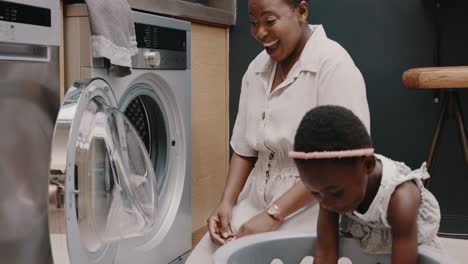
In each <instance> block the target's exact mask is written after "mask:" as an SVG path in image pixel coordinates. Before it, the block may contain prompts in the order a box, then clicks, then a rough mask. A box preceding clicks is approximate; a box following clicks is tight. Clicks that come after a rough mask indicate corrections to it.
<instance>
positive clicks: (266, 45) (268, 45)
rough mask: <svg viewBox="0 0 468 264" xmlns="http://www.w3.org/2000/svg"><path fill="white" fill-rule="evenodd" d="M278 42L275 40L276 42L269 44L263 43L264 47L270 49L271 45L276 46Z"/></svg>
mask: <svg viewBox="0 0 468 264" xmlns="http://www.w3.org/2000/svg"><path fill="white" fill-rule="evenodd" d="M276 42H278V40H275V41H272V42H268V43H263V46H265V47H267V48H268V47H270V46H271V45H274V44H276Z"/></svg>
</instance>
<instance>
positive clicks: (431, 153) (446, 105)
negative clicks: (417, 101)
mask: <svg viewBox="0 0 468 264" xmlns="http://www.w3.org/2000/svg"><path fill="white" fill-rule="evenodd" d="M444 93H445V92H444ZM450 100H451V98H450V93H449V94H447V96H445V97H444V98H443V99H442V106H441V108H440V113H439V120H438V121H437V125H436V128H435V130H434V136H432V143H431V147H430V148H429V155H428V157H427V171H428V172H429V174H430V173H431V169H432V162H433V161H434V156H435V153H436V151H437V145H438V143H439V138H440V132H441V131H442V127H443V126H444V123H445V119H446V116H447V109H448V108H449V107H450V105H449V101H450ZM429 183H430V178H429V179H428V180H426V181H425V182H424V185H425V187H426V188H429Z"/></svg>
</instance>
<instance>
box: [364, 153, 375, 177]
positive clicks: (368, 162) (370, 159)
mask: <svg viewBox="0 0 468 264" xmlns="http://www.w3.org/2000/svg"><path fill="white" fill-rule="evenodd" d="M376 162H377V161H376V160H375V156H374V155H373V154H371V155H367V156H365V157H364V168H365V170H366V173H367V174H370V173H372V172H373V171H374V168H375V164H376Z"/></svg>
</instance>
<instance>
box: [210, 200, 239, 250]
mask: <svg viewBox="0 0 468 264" xmlns="http://www.w3.org/2000/svg"><path fill="white" fill-rule="evenodd" d="M231 217H232V205H229V204H228V203H226V202H222V201H221V203H220V204H219V206H218V208H217V209H216V210H215V211H214V213H213V214H212V215H211V216H210V217H209V218H208V219H207V220H206V221H207V223H208V232H209V233H210V237H211V241H213V243H215V244H217V245H224V244H226V242H228V241H229V240H231V239H232V237H233V235H232V234H231V231H230V227H229V225H230V222H231Z"/></svg>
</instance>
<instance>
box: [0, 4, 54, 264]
mask: <svg viewBox="0 0 468 264" xmlns="http://www.w3.org/2000/svg"><path fill="white" fill-rule="evenodd" d="M60 27H61V21H60V9H59V1H58V0H56V1H54V0H43V1H35V0H29V1H17V0H10V1H0V135H1V136H0V256H1V257H0V259H1V260H0V262H1V263H2V264H31V263H39V264H43V263H51V254H50V248H49V236H48V228H47V212H48V211H47V199H46V197H47V193H48V174H49V158H50V157H49V153H50V148H51V141H52V134H53V130H54V124H55V119H56V116H57V112H58V109H59V103H60V98H59V60H58V46H59V45H60Z"/></svg>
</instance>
